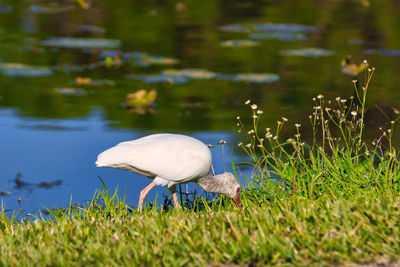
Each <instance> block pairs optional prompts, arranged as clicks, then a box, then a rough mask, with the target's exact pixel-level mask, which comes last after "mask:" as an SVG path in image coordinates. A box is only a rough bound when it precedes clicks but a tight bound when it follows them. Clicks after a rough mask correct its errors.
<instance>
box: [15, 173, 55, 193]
mask: <svg viewBox="0 0 400 267" xmlns="http://www.w3.org/2000/svg"><path fill="white" fill-rule="evenodd" d="M21 177H22V174H21V173H20V172H19V173H17V175H16V176H15V178H14V184H15V188H16V189H26V190H28V191H29V192H32V191H33V189H35V188H45V189H51V188H53V187H55V186H60V185H62V183H63V181H62V180H61V179H57V180H54V181H51V182H39V183H30V182H25V181H23V180H21Z"/></svg>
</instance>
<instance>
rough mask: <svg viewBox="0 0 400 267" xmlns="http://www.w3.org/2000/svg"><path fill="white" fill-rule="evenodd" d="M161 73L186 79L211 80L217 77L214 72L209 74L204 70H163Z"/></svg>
mask: <svg viewBox="0 0 400 267" xmlns="http://www.w3.org/2000/svg"><path fill="white" fill-rule="evenodd" d="M162 73H164V74H166V75H170V76H183V77H185V78H188V79H212V78H215V77H216V76H217V74H216V73H215V72H211V71H208V70H205V69H181V70H175V69H168V70H163V71H162Z"/></svg>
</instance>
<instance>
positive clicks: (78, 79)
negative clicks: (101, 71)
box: [74, 77, 115, 86]
mask: <svg viewBox="0 0 400 267" xmlns="http://www.w3.org/2000/svg"><path fill="white" fill-rule="evenodd" d="M74 83H75V84H76V85H84V86H102V85H114V84H115V82H114V81H112V80H93V79H91V78H89V77H86V78H85V77H76V78H75V80H74Z"/></svg>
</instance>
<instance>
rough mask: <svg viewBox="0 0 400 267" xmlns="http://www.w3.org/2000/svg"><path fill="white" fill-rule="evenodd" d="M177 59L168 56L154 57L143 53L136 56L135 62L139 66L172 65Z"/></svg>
mask: <svg viewBox="0 0 400 267" xmlns="http://www.w3.org/2000/svg"><path fill="white" fill-rule="evenodd" d="M177 63H178V60H177V59H174V58H168V57H156V56H147V55H143V56H141V57H139V58H138V60H137V64H138V65H139V66H149V65H174V64H177Z"/></svg>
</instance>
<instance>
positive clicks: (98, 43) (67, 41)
mask: <svg viewBox="0 0 400 267" xmlns="http://www.w3.org/2000/svg"><path fill="white" fill-rule="evenodd" d="M42 45H44V46H54V47H62V48H80V49H86V48H116V47H120V46H121V41H119V40H113V39H103V38H74V37H50V38H48V39H47V40H44V41H43V42H42Z"/></svg>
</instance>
